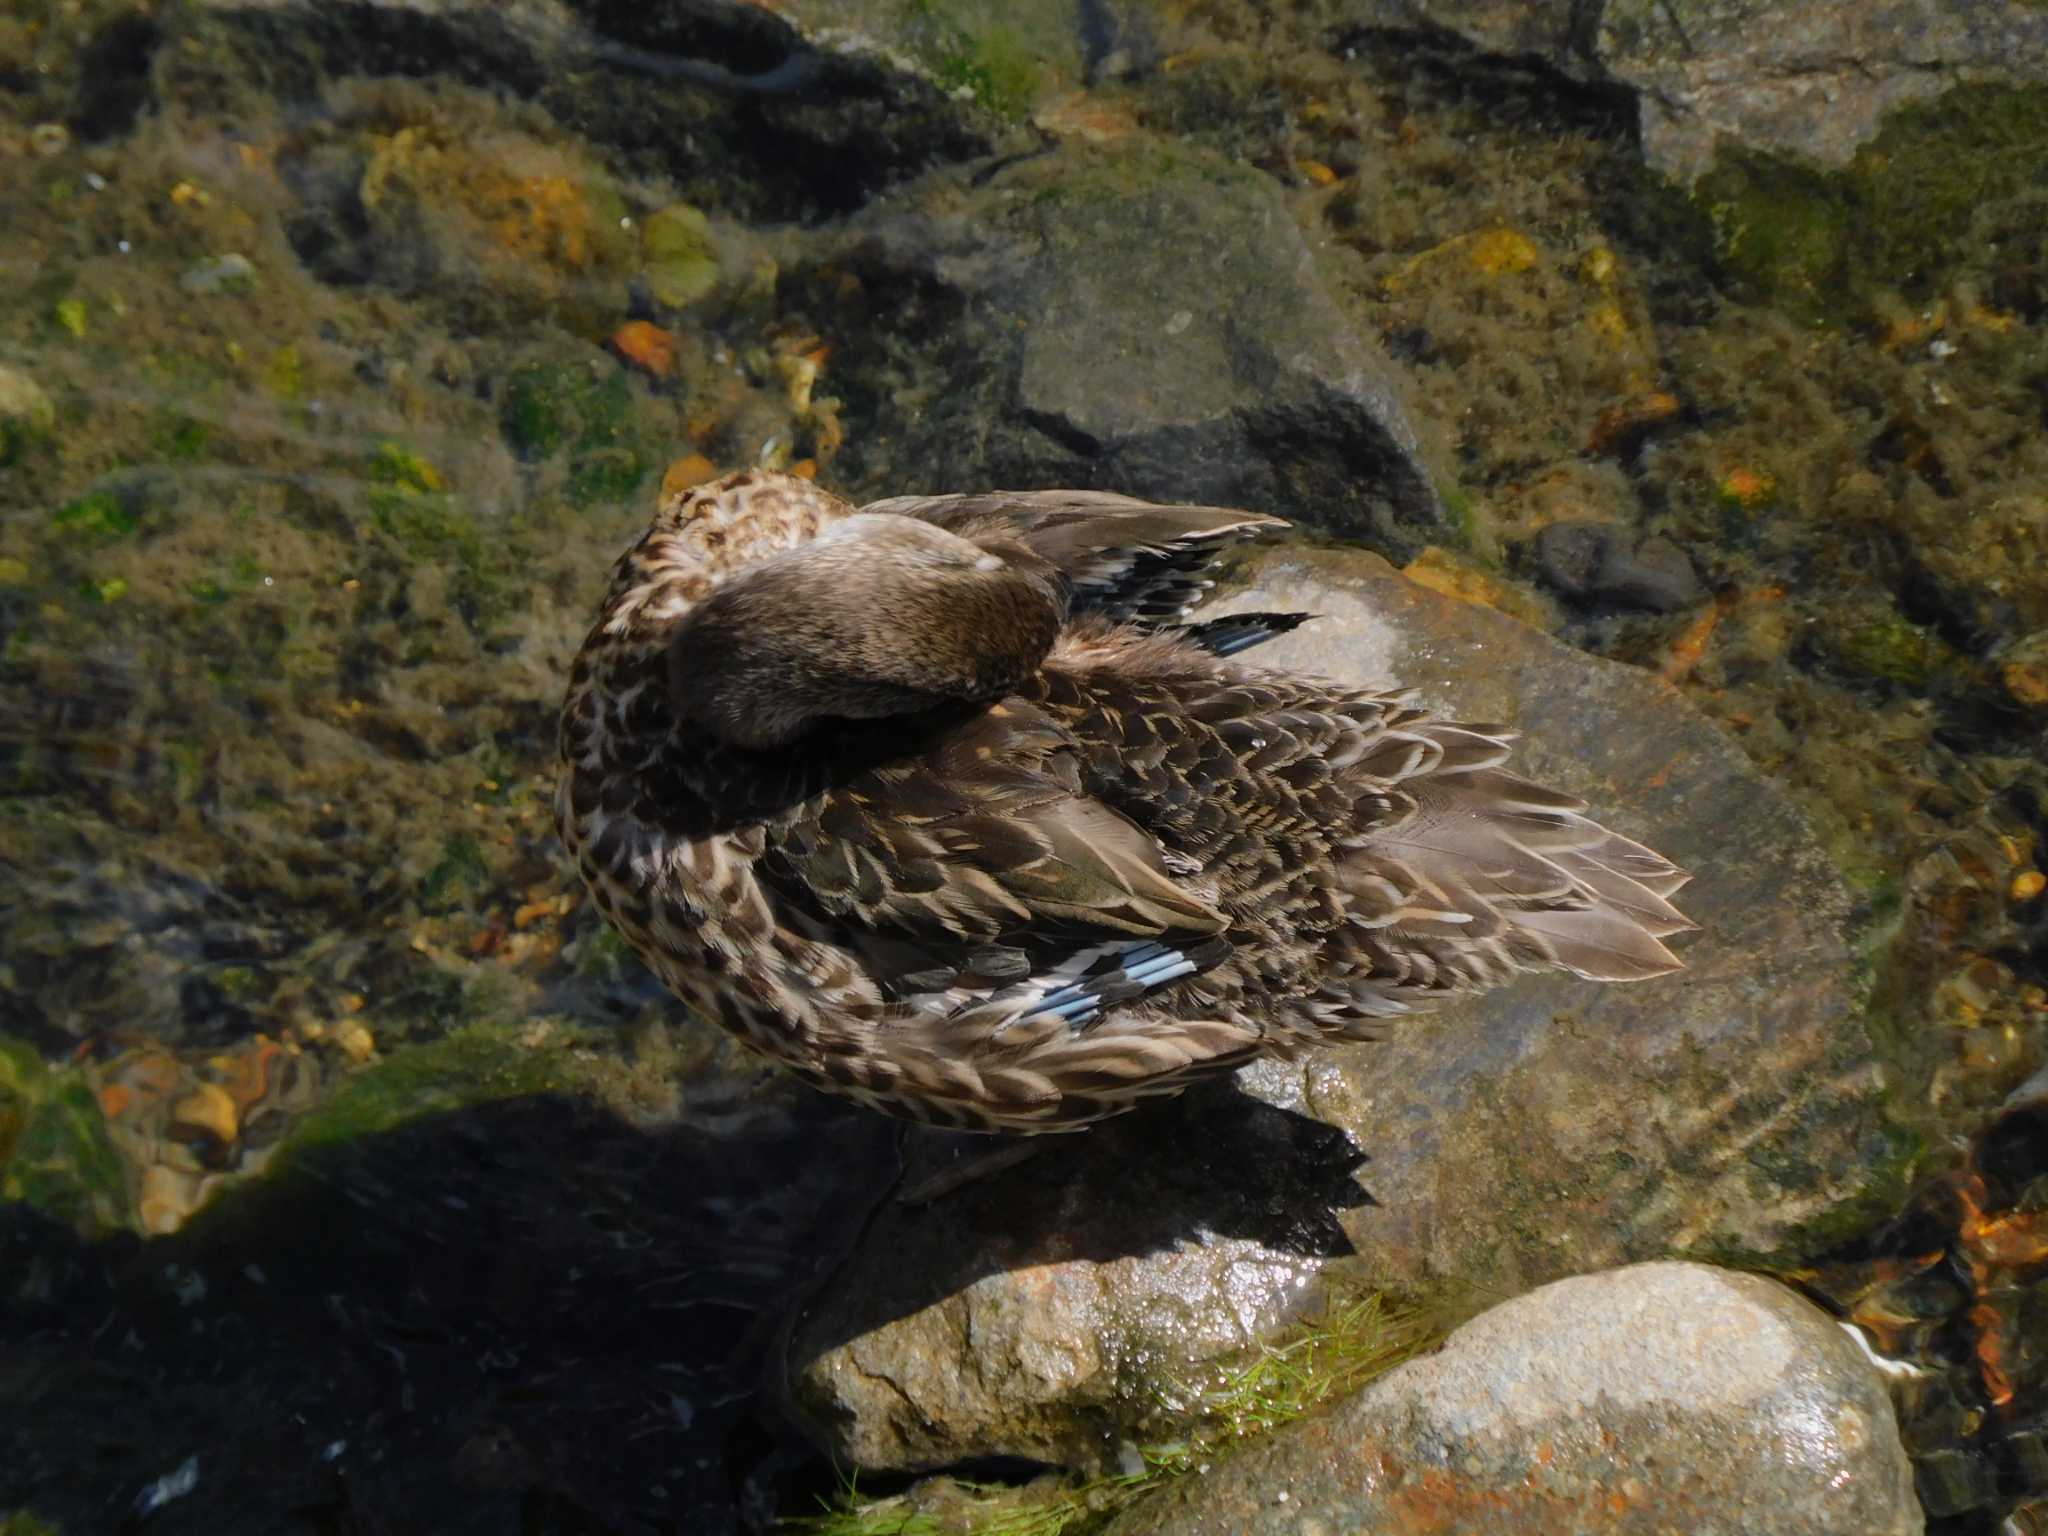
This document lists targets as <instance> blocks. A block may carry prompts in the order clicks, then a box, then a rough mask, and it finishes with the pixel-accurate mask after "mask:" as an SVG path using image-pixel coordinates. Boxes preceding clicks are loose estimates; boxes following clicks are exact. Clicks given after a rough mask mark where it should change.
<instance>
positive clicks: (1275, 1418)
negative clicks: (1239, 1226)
mask: <svg viewBox="0 0 2048 1536" xmlns="http://www.w3.org/2000/svg"><path fill="white" fill-rule="evenodd" d="M1433 1337H1434V1332H1433V1330H1432V1329H1431V1328H1430V1327H1429V1326H1428V1325H1426V1324H1425V1323H1424V1322H1423V1321H1422V1320H1421V1318H1420V1317H1419V1316H1417V1315H1415V1314H1412V1313H1407V1312H1402V1311H1398V1310H1395V1309H1392V1308H1389V1307H1388V1306H1387V1304H1386V1303H1385V1302H1384V1301H1383V1300H1382V1299H1381V1298H1380V1297H1378V1296H1376V1295H1375V1296H1366V1297H1363V1298H1359V1299H1357V1300H1354V1301H1351V1302H1350V1303H1348V1304H1346V1305H1343V1306H1340V1307H1337V1308H1335V1309H1334V1310H1332V1311H1331V1312H1329V1313H1328V1314H1327V1315H1325V1316H1324V1317H1322V1318H1320V1319H1318V1320H1317V1321H1315V1322H1312V1323H1307V1324H1304V1325H1302V1326H1300V1327H1297V1328H1295V1329H1294V1330H1292V1332H1291V1334H1290V1335H1289V1337H1288V1338H1287V1339H1286V1341H1285V1342H1283V1343H1281V1344H1278V1345H1270V1346H1266V1347H1263V1348H1260V1349H1258V1350H1255V1351H1253V1352H1252V1353H1251V1354H1249V1355H1248V1356H1247V1357H1246V1358H1245V1359H1244V1360H1242V1361H1240V1362H1239V1363H1238V1364H1237V1365H1235V1366H1232V1367H1228V1368H1226V1369H1224V1370H1222V1371H1220V1372H1219V1373H1218V1374H1217V1375H1216V1377H1215V1378H1214V1379H1213V1380H1212V1381H1210V1382H1209V1383H1207V1384H1194V1385H1190V1386H1187V1387H1184V1388H1183V1389H1181V1390H1180V1391H1178V1392H1176V1393H1175V1394H1174V1396H1175V1398H1176V1400H1177V1405H1176V1406H1177V1407H1178V1406H1179V1405H1182V1404H1184V1405H1187V1406H1188V1407H1191V1408H1192V1409H1193V1413H1194V1416H1195V1419H1196V1427H1195V1430H1194V1432H1193V1433H1192V1434H1190V1435H1188V1436H1187V1437H1186V1438H1184V1439H1180V1440H1175V1441H1169V1442H1163V1443H1160V1444H1155V1445H1150V1446H1146V1447H1145V1448H1144V1449H1143V1450H1142V1451H1141V1452H1140V1456H1141V1458H1142V1460H1143V1463H1144V1466H1143V1470H1141V1471H1137V1472H1128V1473H1118V1474H1116V1475H1114V1476H1110V1477H1097V1478H1092V1479H1089V1480H1087V1481H1084V1482H1080V1483H1074V1482H1069V1481H1067V1480H1064V1479H1061V1478H1059V1477H1056V1476H1054V1477H1045V1478H1040V1479H1038V1480H1037V1481H1035V1482H1033V1483H1030V1484H1027V1485H1025V1486H1024V1487H1021V1488H1019V1487H1007V1486H1003V1485H998V1484H986V1483H971V1482H961V1481H956V1480H954V1479H951V1478H943V1477H942V1478H934V1479H931V1480H929V1481H927V1482H925V1483H921V1484H919V1485H918V1486H917V1487H915V1488H913V1489H912V1490H911V1491H910V1492H909V1493H907V1494H900V1495H897V1496H896V1497H894V1498H887V1499H863V1498H862V1497H861V1495H860V1490H859V1487H858V1486H857V1485H856V1484H854V1483H851V1482H849V1483H848V1484H847V1486H846V1487H845V1488H844V1489H842V1490H841V1492H840V1495H839V1497H838V1498H837V1499H836V1500H834V1501H833V1502H832V1503H831V1504H829V1505H828V1506H827V1508H826V1509H825V1511H824V1512H823V1513H821V1514H819V1515H816V1516H813V1517H812V1518H810V1519H807V1520H796V1521H791V1522H790V1525H791V1527H792V1528H793V1529H794V1530H797V1531H800V1532H804V1533H807V1536H939V1533H942V1532H943V1533H956V1532H957V1533H963V1536H1083V1533H1084V1532H1093V1531H1098V1530H1100V1529H1101V1528H1102V1527H1103V1526H1104V1525H1106V1524H1108V1523H1109V1521H1111V1520H1112V1519H1114V1518H1115V1517H1116V1516H1117V1515H1118V1514H1120V1513H1121V1512H1122V1511H1124V1510H1126V1509H1128V1508H1130V1507H1131V1506H1132V1505H1134V1504H1136V1503H1137V1502H1138V1501H1139V1500H1140V1499H1142V1498H1145V1497H1146V1496H1148V1495H1150V1494H1152V1493H1155V1492H1157V1491H1158V1490H1160V1489H1163V1488H1165V1487H1167V1486H1169V1485H1170V1484H1172V1483H1174V1482H1176V1481H1178V1480H1179V1479H1181V1478H1183V1477H1186V1476H1187V1475H1188V1474H1189V1473H1191V1472H1193V1471H1194V1470H1195V1469H1196V1468H1197V1467H1198V1466H1202V1465H1203V1464H1205V1463H1213V1462H1214V1461H1216V1460H1218V1459H1220V1458H1221V1457H1223V1456H1225V1455H1228V1454H1229V1452H1230V1450H1231V1448H1232V1446H1233V1445H1234V1444H1236V1443H1238V1442H1241V1441H1243V1440H1244V1439H1246V1438H1248V1437H1250V1436H1253V1435H1262V1434H1266V1433H1269V1432H1271V1431H1272V1430H1275V1429H1278V1428H1280V1427H1282V1426H1284V1425H1287V1424H1292V1423H1294V1422H1296V1421H1297V1420H1299V1419H1301V1418H1303V1417H1304V1416H1306V1415H1307V1414H1309V1413H1312V1412H1314V1411H1315V1410H1316V1409H1317V1408H1319V1407H1320V1406H1322V1405H1323V1404H1324V1403H1328V1402H1334V1401H1336V1400H1337V1399H1339V1398H1342V1397H1345V1396H1348V1395H1349V1394H1350V1393H1353V1392H1356V1391H1357V1390H1358V1389H1359V1388H1361V1387H1363V1386H1365V1385H1366V1384H1367V1383H1368V1382H1370V1381H1371V1380H1372V1379H1373V1378H1374V1377H1376V1376H1379V1375H1382V1374H1384V1373H1385V1372H1386V1371H1388V1370H1390V1369H1392V1368H1393V1367H1394V1366H1396V1365H1398V1364H1400V1363H1401V1361H1403V1360H1406V1359H1408V1358H1409V1357H1411V1356H1413V1355H1415V1354H1417V1353H1419V1352H1420V1351H1422V1350H1423V1349H1424V1348H1426V1347H1427V1346H1428V1345H1429V1343H1430V1342H1431V1340H1432V1339H1433ZM1183 1411H1184V1410H1183Z"/></svg>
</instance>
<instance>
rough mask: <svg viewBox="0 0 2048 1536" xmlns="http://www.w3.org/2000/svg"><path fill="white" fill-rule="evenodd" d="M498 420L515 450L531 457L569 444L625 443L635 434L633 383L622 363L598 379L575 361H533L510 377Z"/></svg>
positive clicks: (547, 455) (586, 447) (534, 459)
mask: <svg viewBox="0 0 2048 1536" xmlns="http://www.w3.org/2000/svg"><path fill="white" fill-rule="evenodd" d="M498 421H499V425H500V426H501V427H502V429H503V430H504V433H505V441H506V442H507V443H508V444H509V445H510V446H511V448H512V451H513V452H514V453H516V454H518V455H519V457H520V458H522V459H524V460H526V461H527V462H528V463H534V462H537V461H539V460H542V459H547V458H552V457H553V456H554V455H555V454H557V453H560V452H561V451H562V450H563V449H564V448H575V449H577V450H580V451H588V450H590V449H593V448H604V447H616V446H620V445H623V444H625V443H627V442H628V441H629V440H630V438H631V435H632V434H631V427H632V421H633V391H632V386H631V385H630V384H629V383H628V382H627V380H626V376H625V373H624V371H623V370H620V369H614V370H613V371H611V372H610V373H608V374H606V375H605V376H604V377H603V378H601V379H598V378H593V377H592V376H591V373H590V370H589V369H588V368H585V367H582V366H579V365H575V364H568V365H561V364H553V363H537V364H533V365H531V366H528V367H525V368H521V369H518V370H517V371H515V372H514V373H513V374H512V376H511V377H510V378H508V379H507V380H506V381H505V398H504V403H503V405H502V406H501V407H500V409H499V413H498Z"/></svg>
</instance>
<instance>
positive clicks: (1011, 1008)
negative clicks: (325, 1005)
mask: <svg viewBox="0 0 2048 1536" xmlns="http://www.w3.org/2000/svg"><path fill="white" fill-rule="evenodd" d="M1284 527H1285V524H1284V523H1282V522H1281V521H1280V520H1279V519H1277V518H1270V517H1263V516H1259V515H1256V514H1252V513H1245V512H1234V511H1228V510H1225V509H1221V508H1213V507H1162V506H1154V505H1151V504H1148V503H1145V502H1139V501H1133V500H1130V499H1129V498H1126V497H1120V496H1109V495H1104V494H1101V493H1096V492H1083V491H1047V492H1031V493H1019V494H996V495H987V496H950V497H949V496H941V497H927V498H916V497H901V498H896V499H893V500H890V501H883V502H877V503H874V504H873V505H871V506H869V507H866V508H863V509H861V510H860V511H859V512H856V511H855V510H854V509H853V508H852V507H850V506H848V505H847V504H846V503H844V502H842V501H839V500H838V499H837V498H836V497H833V496H830V495H828V494H827V493H826V492H824V491H821V490H819V489H818V488H817V487H815V486H813V485H811V484H810V483H808V482H806V481H803V480H799V479H794V478H792V477H788V476H781V475H772V474H765V473H749V474H741V475H735V476H731V477H728V478H727V479H725V480H722V481H718V482H715V483H713V484H711V485H707V486H703V487H700V488H698V489H696V490H693V491H689V492H686V493H683V494H682V495H680V496H677V497H675V498H672V499H671V500H669V501H668V502H667V503H666V504H665V505H664V506H663V507H662V508H661V510H660V512H659V513H658V514H657V515H656V517H655V519H654V522H653V524H652V526H650V528H649V529H648V531H647V532H646V534H645V535H643V536H642V538H641V539H640V541H639V542H638V543H637V544H635V545H634V547H633V548H632V549H631V550H629V551H628V552H627V553H626V555H625V556H624V557H623V558H622V559H621V560H620V562H619V567H618V571H617V575H616V578H615V580H614V582H613V584H612V589H611V592H610V594H609V596H608V597H607V598H606V600H605V605H604V610H603V613H602V614H601V616H600V617H599V620H598V623H597V626H596V627H595V628H594V629H593V630H592V631H591V634H590V637H589V639H588V640H587V641H586V642H585V644H584V647H583V651H582V653H581V654H580V655H579V656H578V657H577V659H576V664H575V668H574V672H573V675H572V677H571V680H570V685H569V692H568V698H567V701H566V702H565V704H564V707H563V714H562V734H561V752H562V776H561V781H560V784H559V786H558V791H557V796H556V816H557V821H558V824H559V826H560V828H561V832H562V837H563V839H564V841H565V842H566V843H567V845H568V847H569V849H570V851H571V852H572V854H573V855H574V856H575V859H576V863H577V867H578V869H579V870H580V871H581V873H582V875H583V877H584V879H585V881H586V882H587V883H588V884H589V886H590V889H591V891H592V894H593V895H594V897H595V899H596V901H597V903H598V905H599V907H600V908H601V909H602V910H603V911H604V913H605V915H606V916H607V917H608V918H609V919H610V920H611V921H612V922H614V923H616V924H617V925H618V927H619V929H620V931H621V932H622V933H623V934H624V935H625V937H626V938H627V939H628V940H629V941H630V942H631V943H632V944H633V946H634V948H635V949H637V950H638V951H639V952H640V954H641V955H642V956H643V957H644V958H645V959H646V960H647V961H648V963H649V964H650V965H651V966H652V967H653V968H654V970H655V971H656V972H657V974H659V975H660V977H661V978H662V980H663V981H664V982H665V983H666V984H667V985H668V986H669V988H670V989H671V990H673V991H674V992H675V993H676V994H677V995H678V996H680V997H682V998H683V999H684V1000H686V1001H687V1002H689V1003H691V1004H692V1005H694V1006H695V1007H696V1008H697V1009H698V1010H699V1011H701V1012H703V1013H705V1014H706V1015H707V1016H709V1017H711V1018H713V1019H716V1020H717V1021H718V1022H720V1023H721V1024H723V1025H724V1026H725V1027H726V1028H728V1029H731V1030H733V1031H734V1032H735V1033H737V1034H738V1035H739V1036H740V1037H741V1038H742V1039H744V1040H746V1041H747V1042H748V1043H749V1044H750V1045H752V1046H754V1047H755V1048H757V1049H758V1050H761V1051H762V1052H764V1053H766V1054H767V1055H769V1056H771V1057H773V1058H774V1059H776V1060H778V1061H780V1062H782V1063H783V1064H785V1065H786V1066H788V1067H790V1068H791V1069H792V1070H794V1071H796V1072H797V1073H799V1074H800V1075H801V1076H803V1077H805V1078H807V1079H808V1080H810V1081H811V1082H814V1083H816V1084H817V1085H819V1086H820V1087H823V1088H827V1089H830V1090H832V1091H834V1092H838V1093H843V1094H847V1095H850V1096H851V1097H854V1098H856V1099H859V1100H862V1101H864V1102H866V1103H869V1104H871V1105H873V1106H875V1107H877V1108H880V1109H884V1110H888V1111H890V1112H892V1113H896V1114H900V1115H906V1116H909V1117H911V1118H914V1119H919V1120H925V1121H930V1122H934V1123H938V1124H943V1125H955V1126H965V1127H969V1128H976V1129H990V1130H1019V1131H1048V1130H1065V1129H1070V1128H1073V1127H1075V1126H1078V1125H1082V1124H1085V1123H1087V1122H1089V1121H1091V1120H1096V1119H1100V1118H1102V1117H1103V1116H1105V1115H1110V1114H1115V1113H1117V1112H1118V1111H1120V1110H1122V1109H1125V1108H1128V1107H1130V1105H1132V1104H1133V1103H1135V1102H1136V1101H1138V1100H1139V1099H1141V1098H1144V1097H1146V1096H1148V1095H1155V1094H1160V1093H1172V1092H1177V1091H1178V1090H1180V1089H1181V1088H1183V1087H1185V1086H1186V1085H1187V1084H1188V1083H1189V1082H1190V1081H1192V1080H1193V1079H1195V1078H1197V1077H1199V1076H1201V1075H1203V1074H1205V1073H1210V1072H1216V1071H1223V1070H1228V1069H1229V1068H1231V1067H1234V1066H1236V1065H1238V1064H1239V1063H1241V1062H1243V1061H1245V1060H1247V1059H1249V1058H1251V1057H1252V1056H1255V1055H1258V1054H1260V1053H1273V1054H1278V1055H1290V1054H1292V1053H1293V1052H1294V1051H1295V1050H1297V1049H1298V1048H1300V1047H1303V1046H1309V1045H1315V1044H1318V1043H1321V1042H1327V1041H1345V1040H1359V1039H1369V1038H1371V1037H1372V1036H1373V1034H1374V1033H1375V1032H1376V1031H1377V1030H1378V1029H1379V1028H1381V1027H1383V1026H1382V1024H1381V1021H1383V1020H1385V1019H1388V1018H1392V1017H1396V1016H1398V1015H1401V1014H1404V1013H1407V1012H1409V1011H1410V1010H1412V1009H1414V1008H1416V1007H1418V1006H1423V1005H1427V1004H1429V1003H1432V1002H1435V1001H1438V1000H1441V999H1443V998H1446V997H1449V996H1453V995H1456V994H1459V993H1464V992H1471V991H1477V990H1480V989H1483V988H1487V987H1491V986H1496V985H1498V984H1500V983H1502V982H1505V981H1507V980H1508V979H1510V978H1511V977H1513V976H1514V975H1515V974H1517V973H1518V972H1519V971H1523V970H1533V969H1543V968H1553V967H1562V968H1564V969H1567V970H1570V971H1573V972H1576V973H1577V974H1579V975H1582V976H1589V977H1598V978H1601V979H1607V980H1632V979H1636V978H1640V977H1646V976H1654V975H1657V974H1660V973H1662V972H1665V971H1669V970H1672V969H1675V968H1676V967H1677V965H1678V962H1677V960H1676V959H1674V958H1673V956H1672V955H1671V954H1670V952H1669V951H1668V950H1666V949H1665V947H1664V946H1663V944H1662V943H1661V942H1660V940H1661V939H1662V938H1664V937H1667V936H1669V935H1670V934H1673V933H1675V932H1678V931H1679V930H1681V929H1684V928H1687V927H1689V926H1690V924H1688V923H1687V922H1686V920H1685V919H1684V918H1683V917H1682V916H1680V915H1679V913H1678V912H1677V911H1676V910H1675V909H1674V908H1673V907H1672V906H1671V905H1670V903H1669V901H1668V899H1667V898H1669V897H1670V896H1671V895H1672V893H1673V892H1675V891H1676V890H1677V889H1678V887H1679V886H1680V885H1682V884H1683V883H1684V881H1685V878H1686V877H1685V876H1684V875H1683V874H1682V873H1681V872H1680V871H1678V870H1676V869H1674V868H1673V867H1672V866H1671V865H1670V864H1669V863H1668V862H1666V861H1665V860H1664V859H1662V858H1661V857H1659V856H1658V855H1657V854H1655V853H1652V852H1651V851H1650V850H1649V849H1647V848H1644V847H1642V846H1640V845H1639V844H1636V843H1633V842H1630V841H1629V840H1628V839H1626V838H1623V837H1620V836H1618V835H1616V834H1614V833H1611V832H1608V831H1607V830H1605V829H1604V828H1602V827H1600V826H1599V825H1597V824H1596V823H1594V822H1592V821H1590V820H1589V819H1587V818H1586V817H1585V815H1583V814H1582V813H1583V810H1584V807H1583V805H1582V804H1581V803H1580V802H1579V801H1577V800H1575V799H1572V798H1571V797H1569V796H1565V795H1561V794H1557V793H1555V792H1553V791H1550V790H1547V789H1543V788H1541V787H1539V786H1537V785H1534V784H1530V783H1528V782H1527V781H1525V780H1523V779H1520V778H1517V777H1515V776H1514V775H1512V774H1511V773H1509V772H1507V771H1506V770H1505V768H1504V767H1503V766H1502V764H1503V762H1504V760H1505V759H1506V757H1507V753H1508V745H1507V743H1508V739H1509V738H1508V735H1507V733H1505V732H1503V731H1502V730H1500V729H1498V728H1496V727H1493V726H1480V725H1461V724H1456V723H1452V722H1449V721H1444V720H1439V719H1436V718H1434V717H1433V716H1431V715H1430V714H1429V713H1428V712H1427V711H1426V710H1423V709H1420V708H1418V707H1417V706H1416V705H1415V704H1414V703H1413V702H1412V701H1411V699H1410V697H1409V696H1408V695H1407V694H1402V693H1381V692H1373V691H1370V690H1361V689H1352V688H1344V687H1340V686H1337V685H1334V684H1330V683H1325V682H1320V681H1316V680H1312V679H1305V678H1297V677H1290V676H1285V675H1281V674H1274V673H1268V672H1264V671H1261V670H1259V669H1257V668H1255V667H1252V666H1248V665H1246V664H1243V663H1240V662H1238V661H1236V660H1233V659H1232V657H1233V656H1234V654H1235V653H1236V652H1238V651H1240V650H1243V649H1247V648H1249V647H1250V646H1252V645H1255V644H1256V643H1257V642H1258V641H1259V640H1261V639H1263V638H1266V637H1267V636H1268V635H1270V634H1272V633H1276V632H1278V631H1280V630H1283V629H1288V628H1292V627H1293V626H1294V625H1295V624H1296V623H1299V622H1300V621H1301V618H1302V616H1301V615H1297V614H1267V615H1239V616H1234V617H1231V618H1226V619H1221V620H1212V621H1209V622H1208V623H1206V624H1185V623H1183V620H1184V619H1185V618H1186V614H1187V611H1188V609H1189V607H1190V606H1191V605H1192V604H1193V603H1194V602H1196V601H1198V600H1199V598H1200V596H1201V593H1202V592H1203V591H1204V590H1205V589H1206V587H1207V586H1208V582H1207V580H1206V578H1205V576H1204V571H1205V570H1206V568H1207V567H1208V566H1209V565H1210V563H1211V562H1212V561H1213V560H1214V558H1215V557H1216V555H1218V554H1219V553H1221V552H1222V551H1223V550H1225V549H1227V548H1229V547H1230V546H1232V545H1234V544H1236V543H1239V542H1241V541H1243V540H1245V539H1248V538H1254V537H1260V536H1264V535H1268V534H1272V533H1276V532H1278V531H1279V530H1280V529H1282V528H1284Z"/></svg>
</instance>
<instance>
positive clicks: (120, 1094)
mask: <svg viewBox="0 0 2048 1536" xmlns="http://www.w3.org/2000/svg"><path fill="white" fill-rule="evenodd" d="M134 1102H135V1095H134V1094H132V1093H130V1092H129V1091H128V1090H127V1088H126V1087H124V1086H123V1085H122V1084H120V1083H107V1084H104V1085H103V1086H102V1087H101V1088H100V1113H101V1114H103V1115H105V1116H106V1117H107V1118H108V1119H109V1120H118V1119H120V1118H121V1116H123V1115H124V1114H126V1113H127V1112H128V1107H129V1106H130V1105H131V1104H133V1103H134Z"/></svg>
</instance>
